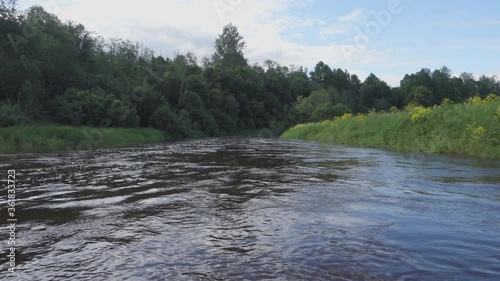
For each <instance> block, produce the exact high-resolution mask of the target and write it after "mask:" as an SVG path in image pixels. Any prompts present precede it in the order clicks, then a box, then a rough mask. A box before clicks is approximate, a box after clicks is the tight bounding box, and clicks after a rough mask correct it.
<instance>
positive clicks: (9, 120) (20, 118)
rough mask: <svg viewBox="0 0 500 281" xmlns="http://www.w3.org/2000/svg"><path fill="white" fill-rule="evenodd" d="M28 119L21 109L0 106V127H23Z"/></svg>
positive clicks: (6, 105)
mask: <svg viewBox="0 0 500 281" xmlns="http://www.w3.org/2000/svg"><path fill="white" fill-rule="evenodd" d="M25 122H26V118H25V116H24V115H23V113H22V112H21V110H20V109H19V107H17V106H15V105H12V104H0V127H10V126H16V125H21V124H23V123H25Z"/></svg>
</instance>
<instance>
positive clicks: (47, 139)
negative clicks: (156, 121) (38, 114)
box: [0, 125, 165, 153]
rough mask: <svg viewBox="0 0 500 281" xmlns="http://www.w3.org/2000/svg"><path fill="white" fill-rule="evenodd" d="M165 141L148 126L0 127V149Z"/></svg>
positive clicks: (64, 148)
mask: <svg viewBox="0 0 500 281" xmlns="http://www.w3.org/2000/svg"><path fill="white" fill-rule="evenodd" d="M163 141H165V135H164V134H163V132H162V131H160V130H156V129H149V128H126V129H125V128H90V127H71V126H59V125H48V126H16V127H8V128H0V153H21V152H53V151H79V150H91V149H98V148H111V147H125V146H132V145H137V144H146V143H160V142H163Z"/></svg>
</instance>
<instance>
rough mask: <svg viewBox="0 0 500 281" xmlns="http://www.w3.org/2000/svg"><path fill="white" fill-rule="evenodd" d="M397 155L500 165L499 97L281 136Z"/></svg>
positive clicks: (338, 121)
mask: <svg viewBox="0 0 500 281" xmlns="http://www.w3.org/2000/svg"><path fill="white" fill-rule="evenodd" d="M281 138H282V139H301V140H311V141H320V142H328V143H336V144H345V145H352V146H358V147H371V148H383V149H391V150H396V151H407V152H423V153H441V154H458V155H471V156H481V157H487V158H494V159H500V97H498V96H495V95H490V96H488V97H487V98H486V99H480V98H478V97H475V98H471V99H470V100H469V101H468V102H467V103H464V104H450V103H447V102H446V101H445V102H444V103H443V104H442V105H440V106H434V107H433V108H424V107H421V106H408V107H407V108H405V110H403V111H398V110H393V112H389V113H369V114H364V115H357V116H352V115H350V114H345V115H344V116H342V117H338V118H335V119H334V120H327V121H323V122H321V123H309V124H299V125H297V126H295V127H293V128H291V129H289V130H288V131H286V132H285V133H283V134H282V136H281Z"/></svg>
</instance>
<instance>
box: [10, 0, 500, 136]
mask: <svg viewBox="0 0 500 281" xmlns="http://www.w3.org/2000/svg"><path fill="white" fill-rule="evenodd" d="M15 2H16V1H14V0H3V1H0V34H3V35H6V36H1V37H0V62H1V63H0V77H1V79H0V103H1V104H2V105H1V106H0V118H1V119H0V125H2V126H12V125H18V124H23V123H29V124H53V123H55V124H67V125H73V126H94V127H99V126H112V127H136V126H140V127H155V128H159V129H161V130H163V131H165V132H166V134H167V135H168V137H169V138H176V139H177V138H185V137H202V136H216V135H231V134H236V133H242V132H260V131H265V132H272V133H274V134H276V133H280V132H281V131H283V130H284V129H286V128H289V127H290V126H293V125H294V124H296V123H297V122H299V121H300V122H308V121H320V120H324V119H329V118H334V117H338V116H343V115H344V114H345V113H349V112H351V113H353V114H357V113H367V112H369V111H388V110H389V109H390V108H392V107H396V108H398V109H402V108H404V107H405V106H407V105H408V104H409V103H415V104H417V105H421V106H433V105H436V104H440V103H441V101H443V100H444V99H445V98H446V99H448V100H449V101H450V102H452V103H453V102H464V101H466V100H468V99H469V98H471V97H474V96H479V97H481V98H484V97H486V96H487V95H488V94H489V93H497V94H500V82H499V81H497V80H496V78H494V77H487V76H481V77H479V79H475V78H474V76H473V75H472V74H468V73H463V74H462V75H460V76H459V77H453V76H452V73H451V70H449V69H448V68H446V67H442V68H441V69H437V70H434V71H431V70H430V69H422V70H421V71H419V72H417V73H414V74H409V75H406V76H405V77H404V78H403V79H402V81H401V85H400V87H396V88H392V89H391V88H390V87H389V86H388V85H387V83H385V82H384V81H382V80H381V79H380V78H378V77H377V76H376V75H374V74H371V75H369V76H368V77H367V78H366V79H365V80H364V81H363V82H362V81H361V80H360V78H359V77H358V76H356V75H355V74H350V73H349V72H348V71H347V70H342V69H340V68H333V67H330V66H328V65H327V64H325V63H324V62H322V61H320V62H319V63H318V64H317V65H316V67H315V68H314V71H312V72H310V73H308V71H307V69H304V68H302V67H296V66H282V65H280V64H279V63H278V62H275V61H272V60H267V61H265V62H264V63H263V64H262V65H258V64H255V65H249V64H248V63H247V60H246V58H245V56H244V53H243V51H244V49H245V47H246V43H245V40H244V38H243V36H242V35H241V34H240V33H239V31H238V28H237V27H236V26H234V25H232V24H228V25H226V26H225V27H224V28H223V30H222V34H221V35H219V36H218V37H217V38H216V39H215V53H214V54H213V56H211V58H210V59H209V58H204V59H203V60H202V64H201V65H199V64H198V62H197V58H196V57H195V56H194V54H193V53H190V52H188V53H186V54H176V55H175V56H174V57H173V58H165V57H162V56H157V55H155V54H154V53H153V52H152V51H151V50H149V49H148V48H146V47H144V46H142V45H140V44H138V43H133V42H130V41H128V40H122V39H111V40H105V39H103V38H102V37H99V36H97V35H95V34H94V33H93V32H91V31H88V30H86V29H85V27H84V26H83V25H81V24H78V23H74V22H63V21H61V20H60V19H59V18H57V16H55V15H53V14H51V13H48V12H47V11H45V10H44V9H43V8H42V7H39V6H34V7H32V8H30V9H28V10H26V11H25V12H22V11H19V10H18V9H17V6H16V3H15ZM27 34H29V35H27ZM308 74H310V77H309V76H308ZM14 105H15V106H14ZM393 111H395V110H393ZM424 116H425V118H427V115H425V114H424ZM429 116H431V115H429ZM425 118H422V120H424V119H425ZM419 120H420V119H419ZM410 121H411V120H410ZM483 128H484V129H485V130H486V131H485V132H486V133H485V134H488V132H489V131H488V128H486V127H483ZM266 129H267V130H266ZM471 130H473V129H471ZM474 130H475V129H474ZM478 130H479V131H477V132H481V130H480V129H478ZM476 135H481V133H477V134H476Z"/></svg>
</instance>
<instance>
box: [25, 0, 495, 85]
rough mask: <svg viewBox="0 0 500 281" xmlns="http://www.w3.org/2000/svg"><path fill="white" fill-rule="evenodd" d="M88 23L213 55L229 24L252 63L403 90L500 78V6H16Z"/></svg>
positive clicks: (209, 2)
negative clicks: (350, 76)
mask: <svg viewBox="0 0 500 281" xmlns="http://www.w3.org/2000/svg"><path fill="white" fill-rule="evenodd" d="M33 4H39V5H42V6H44V7H45V8H46V9H47V10H48V11H50V12H53V13H55V14H56V15H58V16H59V17H60V18H61V19H63V20H73V21H76V22H79V23H83V24H84V25H85V26H86V27H87V28H88V29H89V30H92V31H95V32H97V33H98V34H100V35H102V36H104V37H105V38H122V39H129V40H132V41H139V42H142V43H143V44H144V46H147V47H150V48H152V49H153V50H155V51H156V53H157V54H160V53H161V54H162V55H164V56H169V57H172V56H173V55H174V54H175V52H176V51H178V52H181V53H185V52H187V51H192V52H194V53H195V54H196V55H197V56H198V57H199V58H200V59H201V58H202V57H204V56H209V55H210V54H211V53H212V52H213V43H214V40H215V38H216V36H217V34H219V33H220V32H221V30H222V27H223V25H224V24H227V23H229V22H232V23H234V24H235V25H236V26H238V28H239V29H240V33H242V35H243V36H244V37H245V40H246V41H247V49H246V51H245V54H246V56H247V58H248V59H249V61H250V62H251V63H254V62H259V63H261V62H263V61H264V60H266V59H272V60H275V61H277V62H279V63H281V64H283V65H291V64H294V65H302V66H305V67H308V68H309V69H313V68H314V65H315V64H316V63H317V62H318V61H320V60H322V61H324V62H325V63H327V64H328V65H330V66H331V67H332V68H342V69H347V70H348V71H349V72H350V73H356V74H358V75H359V76H360V77H361V78H365V77H366V76H367V75H368V74H370V73H375V74H376V75H377V76H379V77H381V78H382V79H384V80H385V81H387V82H388V83H389V84H390V85H392V86H398V85H399V81H400V80H401V79H402V78H403V76H404V74H406V73H414V72H417V71H419V70H420V69H421V68H424V67H425V68H430V69H436V68H440V67H442V66H443V65H446V66H448V67H449V68H451V70H452V71H453V73H454V74H455V75H460V73H462V72H472V73H474V74H476V75H481V74H486V75H489V76H492V75H500V63H499V62H500V1H494V0H478V1H465V0H458V1H430V0H420V1H417V0H370V1H337V0H330V1H328V0H302V1H299V0H274V1H266V0H169V1H156V0H141V1H118V0H38V1H33V0H19V5H20V6H21V7H22V8H26V7H29V6H31V5H33Z"/></svg>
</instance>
